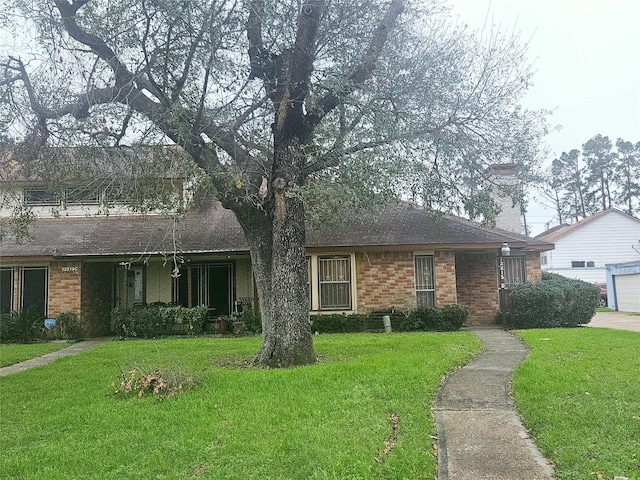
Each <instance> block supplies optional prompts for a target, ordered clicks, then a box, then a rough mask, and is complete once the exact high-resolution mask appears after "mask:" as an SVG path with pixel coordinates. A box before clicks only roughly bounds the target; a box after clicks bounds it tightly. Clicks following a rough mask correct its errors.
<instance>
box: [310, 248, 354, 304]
mask: <svg viewBox="0 0 640 480" xmlns="http://www.w3.org/2000/svg"><path fill="white" fill-rule="evenodd" d="M325 260H346V261H347V264H346V274H347V275H346V279H345V280H322V278H321V270H322V268H321V267H320V263H321V262H322V261H325ZM316 262H317V265H318V274H317V279H318V309H319V310H320V311H350V310H352V308H353V280H352V277H353V275H352V271H351V270H352V267H351V265H352V263H353V259H352V258H351V255H320V256H318V257H317V259H316ZM324 285H347V287H348V288H347V293H348V296H349V299H348V304H347V305H334V306H326V305H322V287H323V286H324Z"/></svg>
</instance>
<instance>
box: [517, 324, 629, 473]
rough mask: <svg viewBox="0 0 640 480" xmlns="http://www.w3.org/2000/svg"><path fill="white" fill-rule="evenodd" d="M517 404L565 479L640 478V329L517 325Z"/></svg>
mask: <svg viewBox="0 0 640 480" xmlns="http://www.w3.org/2000/svg"><path fill="white" fill-rule="evenodd" d="M518 335H519V336H520V337H521V338H523V339H524V340H525V341H526V342H527V344H528V345H529V346H530V347H531V354H530V356H529V358H528V359H527V360H525V362H524V363H523V364H521V365H520V367H518V369H517V370H516V372H515V374H514V379H513V390H514V394H515V400H516V405H517V407H518V410H519V411H520V413H521V414H522V417H523V419H524V422H525V424H526V425H527V427H528V428H530V429H531V434H532V435H533V437H534V438H535V440H536V443H537V444H538V446H539V448H540V449H541V451H542V453H543V454H544V455H545V456H546V457H547V458H549V459H551V460H552V461H553V462H555V463H556V474H557V477H558V478H559V479H562V480H588V479H594V480H598V479H606V480H613V478H614V477H615V476H619V477H623V478H624V477H626V478H628V479H629V480H639V479H640V333H635V332H627V331H619V330H609V329H602V328H577V329H549V330H527V331H520V332H518Z"/></svg>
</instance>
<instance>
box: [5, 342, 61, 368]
mask: <svg viewBox="0 0 640 480" xmlns="http://www.w3.org/2000/svg"><path fill="white" fill-rule="evenodd" d="M68 346H69V344H68V343H30V344H26V345H24V344H2V345H0V367H7V366H9V365H13V364H14V363H18V362H24V361H25V360H29V359H30V358H35V357H39V356H40V355H45V354H47V353H51V352H55V351H56V350H60V349H61V348H65V347H68Z"/></svg>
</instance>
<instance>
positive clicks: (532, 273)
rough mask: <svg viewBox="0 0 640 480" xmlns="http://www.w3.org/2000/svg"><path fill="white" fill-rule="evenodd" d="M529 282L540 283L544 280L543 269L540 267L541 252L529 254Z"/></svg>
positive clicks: (527, 260)
mask: <svg viewBox="0 0 640 480" xmlns="http://www.w3.org/2000/svg"><path fill="white" fill-rule="evenodd" d="M526 264H527V282H529V283H533V282H539V281H540V280H542V267H541V266H540V252H527V259H526Z"/></svg>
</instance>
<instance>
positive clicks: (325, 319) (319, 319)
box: [309, 313, 366, 333]
mask: <svg viewBox="0 0 640 480" xmlns="http://www.w3.org/2000/svg"><path fill="white" fill-rule="evenodd" d="M309 320H310V321H311V331H312V332H318V333H355V332H364V331H366V315H360V314H357V313H354V314H351V315H346V314H344V313H331V314H327V315H310V316H309Z"/></svg>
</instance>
